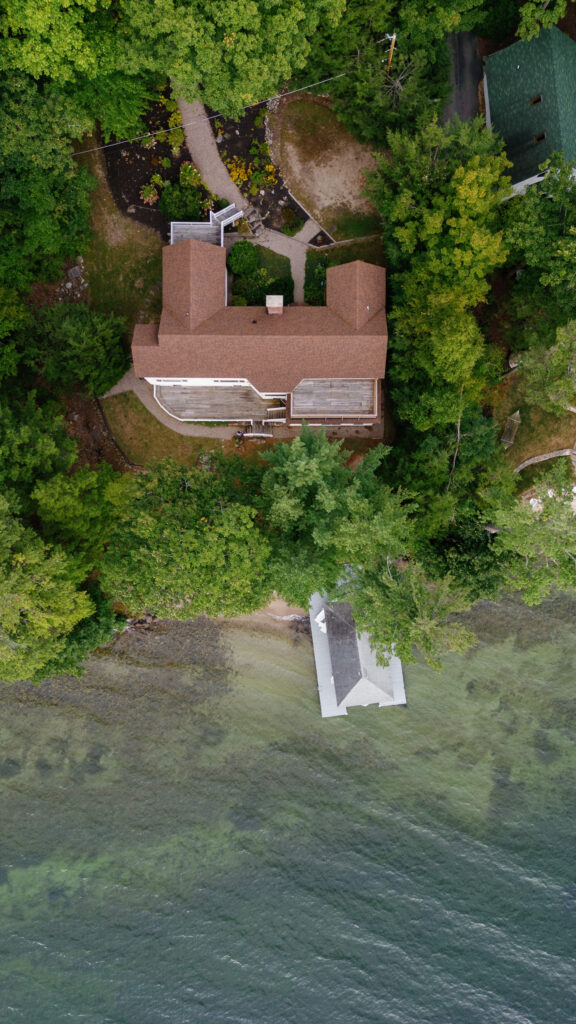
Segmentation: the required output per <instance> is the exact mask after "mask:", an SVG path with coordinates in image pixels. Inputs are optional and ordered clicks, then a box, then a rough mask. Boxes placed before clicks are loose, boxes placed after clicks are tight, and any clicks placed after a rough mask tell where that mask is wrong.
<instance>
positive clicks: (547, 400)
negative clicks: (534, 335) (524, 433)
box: [520, 320, 576, 416]
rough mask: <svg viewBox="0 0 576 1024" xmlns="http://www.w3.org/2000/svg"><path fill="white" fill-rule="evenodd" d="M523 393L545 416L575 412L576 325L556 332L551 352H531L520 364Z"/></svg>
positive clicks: (561, 328)
mask: <svg viewBox="0 0 576 1024" xmlns="http://www.w3.org/2000/svg"><path fill="white" fill-rule="evenodd" d="M520 373H521V379H522V391H523V394H524V397H525V398H526V401H527V402H529V403H531V404H532V405H537V406H538V407H539V408H540V409H543V410H544V412H548V413H551V414H552V415H558V416H559V415H562V413H565V412H566V410H567V409H570V410H571V411H572V412H576V409H575V408H574V402H575V400H576V321H575V320H572V321H570V323H569V324H567V325H566V327H559V328H558V330H557V331H556V344H555V345H554V346H553V347H552V348H550V349H542V348H536V347H534V348H531V349H529V350H528V351H527V352H525V353H524V354H523V355H522V359H521V363H520Z"/></svg>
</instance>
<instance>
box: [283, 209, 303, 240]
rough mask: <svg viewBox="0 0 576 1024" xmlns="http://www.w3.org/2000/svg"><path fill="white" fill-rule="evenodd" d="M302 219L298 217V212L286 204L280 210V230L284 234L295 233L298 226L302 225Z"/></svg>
mask: <svg viewBox="0 0 576 1024" xmlns="http://www.w3.org/2000/svg"><path fill="white" fill-rule="evenodd" d="M304 223H305V222H304V221H303V220H301V219H300V217H299V216H298V214H297V213H296V212H295V211H294V210H293V209H292V207H291V206H286V207H284V209H283V210H282V232H283V234H285V235H295V234H297V232H298V231H300V228H303V227H304Z"/></svg>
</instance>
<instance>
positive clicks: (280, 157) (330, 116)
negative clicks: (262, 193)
mask: <svg viewBox="0 0 576 1024" xmlns="http://www.w3.org/2000/svg"><path fill="white" fill-rule="evenodd" d="M270 116H271V118H272V121H273V123H272V124H271V134H272V138H273V140H274V141H273V144H272V145H273V152H274V157H275V160H276V162H277V163H278V165H279V167H280V170H281V172H282V176H283V178H284V180H285V181H286V183H287V185H288V187H289V188H290V191H291V192H293V194H294V195H295V196H296V198H297V199H298V201H299V202H300V203H302V205H303V206H305V207H306V209H307V210H308V211H309V212H310V213H311V214H312V215H313V217H315V219H316V220H317V221H318V222H319V223H320V224H322V226H323V227H324V228H325V229H326V230H327V231H329V232H330V234H331V235H333V236H334V237H336V238H339V239H342V238H352V237H359V236H361V235H369V234H373V233H375V232H377V231H378V230H379V229H380V221H379V218H378V215H377V213H376V210H375V209H374V207H373V205H372V204H371V203H370V201H369V200H368V199H366V198H365V197H364V196H363V195H362V194H361V193H362V190H363V189H364V188H365V185H366V179H365V174H364V172H365V171H372V170H375V169H376V166H377V165H376V159H375V157H374V156H373V155H372V153H371V151H370V149H369V148H368V147H367V146H363V145H362V144H361V143H359V142H357V141H356V139H353V138H352V136H351V135H349V134H348V132H347V131H346V129H345V128H344V126H343V125H342V124H341V123H340V121H339V120H338V118H337V117H336V114H335V113H334V112H333V110H332V109H331V108H330V106H329V105H327V103H326V101H325V100H323V98H322V97H314V96H306V97H299V98H297V99H295V100H291V101H289V100H286V101H284V102H283V103H281V104H280V105H279V107H278V110H277V112H276V113H275V114H274V115H270Z"/></svg>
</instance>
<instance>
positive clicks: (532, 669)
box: [0, 597, 576, 1024]
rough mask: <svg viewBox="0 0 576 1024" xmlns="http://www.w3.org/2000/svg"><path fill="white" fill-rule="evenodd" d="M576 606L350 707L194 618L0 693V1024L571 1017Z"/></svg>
mask: <svg viewBox="0 0 576 1024" xmlns="http://www.w3.org/2000/svg"><path fill="white" fill-rule="evenodd" d="M575 612H576V602H575V601H573V600H571V599H569V598H565V597H564V598H559V599H557V600H554V601H550V602H547V603H546V604H545V605H544V606H543V607H542V608H540V609H534V610H530V609H526V608H523V607H518V606H517V605H513V604H508V605H499V606H494V605H485V606H481V607H479V608H477V609H476V610H475V612H474V615H473V620H474V625H475V626H476V628H477V629H478V630H479V632H480V637H481V642H480V644H479V646H478V648H477V649H476V650H475V651H474V652H472V653H469V654H468V655H466V656H452V657H449V658H447V659H446V661H445V663H444V667H443V670H442V672H441V673H440V674H436V673H434V672H431V671H429V670H427V669H425V668H423V667H420V666H415V667H414V666H412V667H409V668H408V669H407V671H406V688H407V693H408V700H409V705H408V707H407V708H406V709H400V708H393V709H387V710H386V709H383V710H377V709H375V708H371V709H366V710H364V709H358V710H356V711H354V712H353V713H351V714H350V715H349V717H348V718H347V719H346V718H344V719H333V720H329V721H323V720H322V719H321V718H320V714H319V708H318V702H317V694H316V689H315V677H314V667H313V659H312V651H311V645H310V640H309V638H308V637H306V636H302V635H296V634H294V635H283V634H274V633H272V634H270V633H265V632H261V631H260V632H259V631H256V630H245V629H239V628H237V627H234V626H231V625H220V624H215V623H213V622H210V621H197V622H195V623H188V624H178V623H157V624H156V625H155V626H154V628H153V630H151V631H150V632H143V633H138V634H137V633H133V634H124V635H123V636H122V637H120V638H119V639H118V640H117V641H116V643H115V644H114V645H112V647H110V648H109V649H108V650H106V651H104V652H101V654H100V656H98V657H95V658H93V660H92V662H91V664H90V666H89V669H88V671H87V674H86V675H85V677H84V678H83V679H82V680H68V679H59V680H57V681H54V682H51V683H49V684H46V685H44V686H43V687H41V688H39V689H34V688H32V687H29V686H17V687H12V688H3V689H0V705H1V723H2V724H1V727H0V728H1V747H0V790H1V794H2V819H1V820H2V831H1V856H0V872H1V873H0V882H1V883H2V884H1V885H0V944H1V947H2V948H1V960H0V1021H2V1022H4V1021H15V1022H17V1021H25V1022H26V1024H57V1022H58V1024H60V1022H62V1021H67V1020H71V1021H78V1022H87V1024H157V1022H161V1021H168V1022H170V1024H184V1022H186V1024H188V1022H189V1024H204V1022H208V1021H209V1022H210V1024H220V1022H222V1024H226V1022H234V1024H328V1022H330V1024H357V1022H359V1024H361V1022H366V1024H368V1022H369V1024H570V1022H573V1021H576V960H575V954H576V914H575V902H576V901H575V894H576V885H575V881H576V880H575V875H576V851H575V848H574V825H573V812H574V804H575V803H576V799H575V789H574V769H575V767H576V747H575V726H576V686H575V682H576V665H575V659H576V631H575V629H574V624H575V621H576V616H575Z"/></svg>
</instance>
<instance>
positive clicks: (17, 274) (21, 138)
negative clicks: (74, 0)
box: [0, 15, 94, 291]
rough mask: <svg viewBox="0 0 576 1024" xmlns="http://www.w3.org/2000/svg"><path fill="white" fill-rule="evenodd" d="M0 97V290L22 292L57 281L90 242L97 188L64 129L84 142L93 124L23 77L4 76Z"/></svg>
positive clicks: (54, 92) (45, 87) (53, 92)
mask: <svg viewBox="0 0 576 1024" xmlns="http://www.w3.org/2000/svg"><path fill="white" fill-rule="evenodd" d="M1 17H2V16H1V15H0V18H1ZM63 20H64V21H65V20H66V18H65V16H63ZM0 93H1V95H2V103H1V104H0V227H1V230H0V284H5V285H7V286H8V287H9V288H16V289H18V290H19V291H24V290H25V289H26V288H28V287H29V285H30V284H31V282H32V281H34V280H35V279H38V278H39V277H42V278H43V279H53V278H54V277H56V276H57V275H58V274H59V273H60V271H61V267H62V264H63V262H64V260H65V259H67V257H69V256H71V255H74V256H75V255H76V254H77V253H78V252H81V251H82V247H83V244H84V242H85V240H86V238H87V236H88V233H89V216H90V203H89V194H90V191H91V189H92V187H93V184H94V182H93V181H92V179H91V178H90V176H89V175H88V174H87V173H86V171H84V170H81V169H79V168H78V164H77V161H76V160H75V159H74V156H73V152H72V146H71V144H70V142H69V140H68V139H67V138H66V137H65V135H64V134H63V126H69V125H73V126H74V125H75V128H74V132H73V133H72V134H77V135H82V133H83V132H84V131H86V130H88V129H89V128H90V127H91V121H90V119H88V118H87V117H86V116H85V115H84V114H83V113H82V111H80V110H78V109H77V108H75V107H74V104H73V103H72V102H70V101H68V100H67V99H66V98H65V97H64V96H63V95H62V94H61V93H59V92H58V90H56V89H55V88H53V87H51V86H49V85H48V84H45V83H44V84H40V85H39V84H37V83H36V82H34V81H33V79H31V78H28V77H26V76H25V75H22V74H16V75H12V76H7V75H4V76H0Z"/></svg>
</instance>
